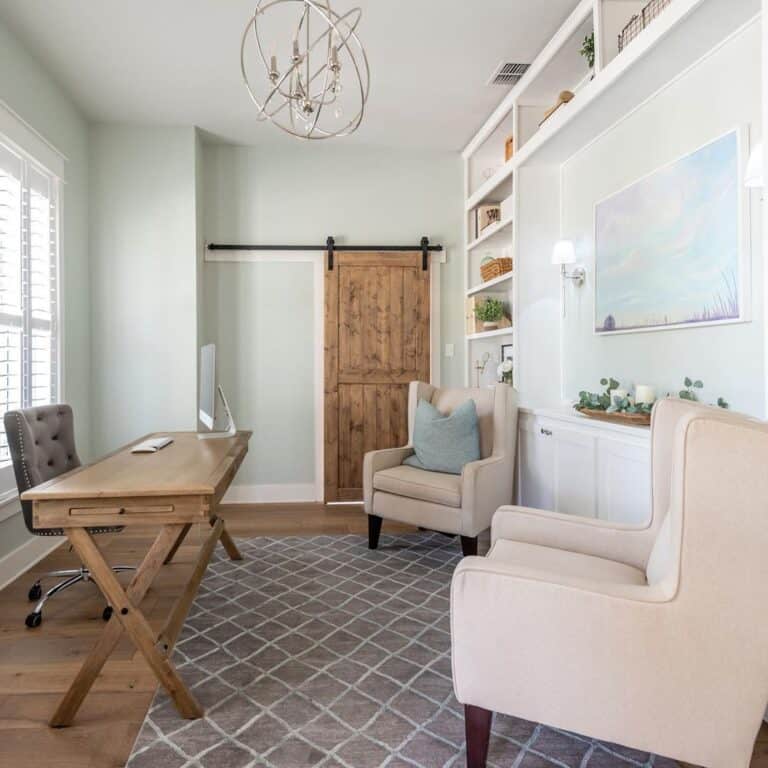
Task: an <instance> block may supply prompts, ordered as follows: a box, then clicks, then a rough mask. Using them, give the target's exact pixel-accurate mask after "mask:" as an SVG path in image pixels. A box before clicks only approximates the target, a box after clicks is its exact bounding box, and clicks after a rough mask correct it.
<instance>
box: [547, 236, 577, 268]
mask: <svg viewBox="0 0 768 768" xmlns="http://www.w3.org/2000/svg"><path fill="white" fill-rule="evenodd" d="M552 263H553V264H575V263H576V246H575V245H574V244H573V240H558V241H557V242H556V243H555V247H554V249H553V250H552Z"/></svg>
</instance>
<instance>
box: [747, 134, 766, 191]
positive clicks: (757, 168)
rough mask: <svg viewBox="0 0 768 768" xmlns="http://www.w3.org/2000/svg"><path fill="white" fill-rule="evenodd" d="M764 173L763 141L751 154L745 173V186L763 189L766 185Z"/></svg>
mask: <svg viewBox="0 0 768 768" xmlns="http://www.w3.org/2000/svg"><path fill="white" fill-rule="evenodd" d="M764 174H765V165H764V154H763V142H762V141H761V142H760V143H759V144H757V145H756V146H755V148H754V149H753V150H752V152H751V153H750V155H749V162H748V163H747V171H746V173H745V174H744V186H745V187H747V189H762V188H763V187H764V186H765V176H764Z"/></svg>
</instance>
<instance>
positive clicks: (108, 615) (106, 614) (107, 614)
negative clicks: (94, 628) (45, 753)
mask: <svg viewBox="0 0 768 768" xmlns="http://www.w3.org/2000/svg"><path fill="white" fill-rule="evenodd" d="M101 618H102V619H104V621H109V620H110V619H111V618H112V606H111V605H108V606H107V607H106V608H105V609H104V610H103V611H102V614H101Z"/></svg>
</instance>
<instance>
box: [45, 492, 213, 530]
mask: <svg viewBox="0 0 768 768" xmlns="http://www.w3.org/2000/svg"><path fill="white" fill-rule="evenodd" d="M208 517H209V504H208V501H207V499H206V498H205V497H203V496H174V497H157V498H153V497H147V498H133V499H56V500H53V499H52V500H50V501H35V502H34V522H35V526H36V527H39V528H74V527H77V528H80V527H86V526H87V527H91V526H104V525H152V524H155V525H158V524H160V525H162V524H165V523H199V522H201V521H204V520H207V519H208Z"/></svg>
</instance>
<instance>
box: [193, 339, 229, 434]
mask: <svg viewBox="0 0 768 768" xmlns="http://www.w3.org/2000/svg"><path fill="white" fill-rule="evenodd" d="M217 394H218V395H219V397H220V398H221V402H222V405H223V406H224V415H225V416H226V418H227V429H226V430H225V431H224V432H213V431H211V432H199V433H198V435H197V436H198V437H199V438H206V437H231V436H232V435H234V434H235V433H236V432H237V428H236V427H235V421H234V419H233V418H232V412H231V411H230V410H229V404H228V403H227V398H226V397H225V396H224V390H222V388H221V386H218V387H217V386H216V345H215V344H206V345H205V346H204V347H201V348H200V404H199V417H200V421H201V422H202V423H203V425H204V426H205V427H206V428H207V429H209V430H213V426H214V424H215V422H216V395H217Z"/></svg>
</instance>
